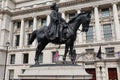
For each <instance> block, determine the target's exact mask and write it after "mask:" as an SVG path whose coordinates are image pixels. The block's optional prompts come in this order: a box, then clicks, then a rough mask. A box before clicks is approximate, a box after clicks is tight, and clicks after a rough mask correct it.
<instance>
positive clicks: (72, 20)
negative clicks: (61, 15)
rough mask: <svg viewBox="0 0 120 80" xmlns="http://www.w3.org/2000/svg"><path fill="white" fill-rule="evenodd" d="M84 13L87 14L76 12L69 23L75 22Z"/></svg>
mask: <svg viewBox="0 0 120 80" xmlns="http://www.w3.org/2000/svg"><path fill="white" fill-rule="evenodd" d="M83 14H86V13H79V14H76V15H75V16H74V17H72V18H71V19H70V20H69V22H68V23H72V22H74V21H75V20H76V18H77V17H78V16H80V15H83Z"/></svg>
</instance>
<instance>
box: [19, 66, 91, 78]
mask: <svg viewBox="0 0 120 80" xmlns="http://www.w3.org/2000/svg"><path fill="white" fill-rule="evenodd" d="M19 79H20V80H89V79H92V75H90V74H88V73H86V71H85V69H84V68H83V67H82V66H80V65H63V64H43V65H38V66H35V65H34V66H31V67H30V68H29V69H26V71H25V72H24V73H23V74H21V75H19Z"/></svg>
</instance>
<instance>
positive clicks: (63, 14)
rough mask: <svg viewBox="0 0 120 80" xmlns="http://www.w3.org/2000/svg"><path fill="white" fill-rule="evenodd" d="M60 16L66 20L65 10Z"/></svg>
mask: <svg viewBox="0 0 120 80" xmlns="http://www.w3.org/2000/svg"><path fill="white" fill-rule="evenodd" d="M62 18H63V19H64V20H66V17H65V12H62Z"/></svg>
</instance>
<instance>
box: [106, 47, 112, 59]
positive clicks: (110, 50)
mask: <svg viewBox="0 0 120 80" xmlns="http://www.w3.org/2000/svg"><path fill="white" fill-rule="evenodd" d="M105 50H106V55H107V56H109V57H113V56H114V47H110V48H105Z"/></svg>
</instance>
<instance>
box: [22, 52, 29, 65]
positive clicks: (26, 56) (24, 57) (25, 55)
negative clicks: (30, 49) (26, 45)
mask: <svg viewBox="0 0 120 80" xmlns="http://www.w3.org/2000/svg"><path fill="white" fill-rule="evenodd" d="M28 58H29V55H28V53H26V54H23V64H26V63H28Z"/></svg>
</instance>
